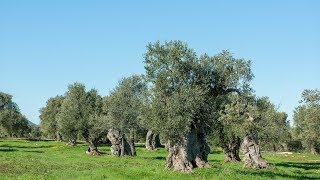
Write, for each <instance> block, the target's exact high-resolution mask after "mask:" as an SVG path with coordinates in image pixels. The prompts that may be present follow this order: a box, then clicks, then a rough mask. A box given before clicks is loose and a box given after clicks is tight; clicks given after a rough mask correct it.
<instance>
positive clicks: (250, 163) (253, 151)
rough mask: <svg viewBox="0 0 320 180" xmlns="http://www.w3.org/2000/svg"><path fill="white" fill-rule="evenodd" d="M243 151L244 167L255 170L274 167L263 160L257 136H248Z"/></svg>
mask: <svg viewBox="0 0 320 180" xmlns="http://www.w3.org/2000/svg"><path fill="white" fill-rule="evenodd" d="M241 149H242V151H243V153H244V157H243V161H244V167H246V168H254V169H263V168H271V167H272V165H270V164H269V163H268V162H267V161H266V160H265V159H263V158H262V156H261V153H260V147H259V142H258V140H257V138H256V137H255V136H253V135H247V136H246V137H245V138H244V141H243V143H242V147H241Z"/></svg>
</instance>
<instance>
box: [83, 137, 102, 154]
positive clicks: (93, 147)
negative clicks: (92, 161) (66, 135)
mask: <svg viewBox="0 0 320 180" xmlns="http://www.w3.org/2000/svg"><path fill="white" fill-rule="evenodd" d="M86 143H87V144H88V145H89V149H88V150H87V151H86V154H89V155H93V156H101V153H100V152H99V151H98V147H97V142H96V141H92V140H86Z"/></svg>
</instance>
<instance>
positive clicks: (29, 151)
mask: <svg viewBox="0 0 320 180" xmlns="http://www.w3.org/2000/svg"><path fill="white" fill-rule="evenodd" d="M21 152H30V153H44V151H28V150H23V151H21Z"/></svg>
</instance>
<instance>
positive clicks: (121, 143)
mask: <svg viewBox="0 0 320 180" xmlns="http://www.w3.org/2000/svg"><path fill="white" fill-rule="evenodd" d="M107 137H108V139H109V140H110V142H111V147H110V150H111V154H112V155H114V156H125V155H128V156H132V152H131V148H130V145H129V143H128V142H127V141H126V139H125V136H124V134H121V133H120V131H117V130H114V129H110V130H109V132H108V134H107Z"/></svg>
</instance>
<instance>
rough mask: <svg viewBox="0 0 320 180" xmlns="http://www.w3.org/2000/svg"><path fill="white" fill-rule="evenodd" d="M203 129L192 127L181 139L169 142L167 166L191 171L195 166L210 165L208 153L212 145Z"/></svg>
mask: <svg viewBox="0 0 320 180" xmlns="http://www.w3.org/2000/svg"><path fill="white" fill-rule="evenodd" d="M205 138H206V135H205V133H204V131H203V129H200V130H196V129H195V128H192V129H191V130H190V132H189V133H187V134H186V136H185V137H183V138H181V141H179V142H176V143H173V142H174V141H170V143H168V144H167V148H168V150H169V155H168V157H167V163H166V167H167V168H169V169H173V170H175V171H182V172H191V171H192V169H193V168H195V167H200V168H203V167H210V166H209V164H208V160H207V158H208V154H209V152H210V147H209V146H208V144H207V142H206V139H205Z"/></svg>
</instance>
